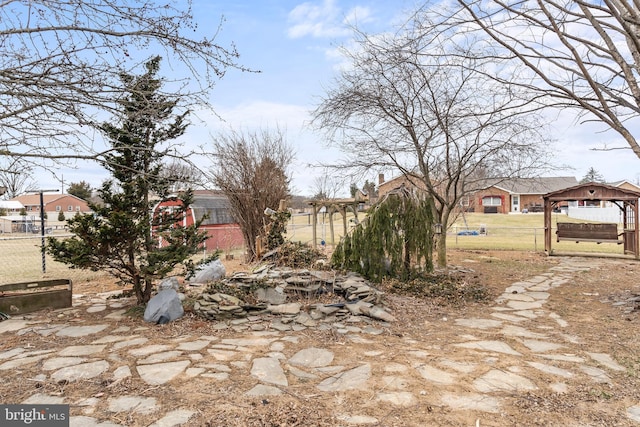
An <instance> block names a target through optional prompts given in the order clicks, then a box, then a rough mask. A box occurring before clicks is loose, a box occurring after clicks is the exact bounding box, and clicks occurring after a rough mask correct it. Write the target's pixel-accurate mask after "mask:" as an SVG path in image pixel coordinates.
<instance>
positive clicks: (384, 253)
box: [331, 189, 434, 282]
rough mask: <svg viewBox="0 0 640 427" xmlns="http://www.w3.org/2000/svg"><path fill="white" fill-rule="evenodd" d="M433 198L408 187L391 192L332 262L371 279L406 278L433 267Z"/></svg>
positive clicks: (346, 239)
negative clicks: (430, 200)
mask: <svg viewBox="0 0 640 427" xmlns="http://www.w3.org/2000/svg"><path fill="white" fill-rule="evenodd" d="M433 222H434V221H433V215H432V213H431V208H430V204H429V199H428V198H425V197H424V196H422V197H421V196H417V195H416V194H412V193H411V192H409V191H407V190H406V189H403V190H399V191H398V192H395V193H389V194H388V195H387V197H386V198H385V199H384V200H383V201H381V202H380V203H379V204H377V205H376V206H374V207H373V208H372V210H371V212H370V213H369V215H368V216H367V218H366V220H364V221H362V222H361V223H360V224H358V225H357V226H356V227H355V228H354V229H353V230H352V232H351V233H349V234H347V235H346V236H345V237H344V238H343V239H342V240H341V241H340V243H339V244H338V245H337V246H336V249H335V250H334V252H333V255H332V258H331V263H332V264H333V265H334V266H336V267H337V268H342V269H346V270H350V271H355V272H357V273H360V274H362V275H363V276H365V277H366V278H367V279H369V280H373V281H377V282H379V281H381V280H382V279H383V278H384V277H395V278H399V279H402V280H407V279H410V278H413V277H414V276H415V275H416V274H418V273H421V272H431V271H432V270H433V233H432V231H431V230H432V226H433Z"/></svg>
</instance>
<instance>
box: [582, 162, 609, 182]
mask: <svg viewBox="0 0 640 427" xmlns="http://www.w3.org/2000/svg"><path fill="white" fill-rule="evenodd" d="M588 182H599V183H604V176H603V175H602V174H601V173H600V172H598V171H597V170H596V169H595V168H594V167H593V166H591V167H590V168H589V170H588V171H587V173H586V174H585V176H584V177H583V178H582V179H581V180H580V184H586V183H588Z"/></svg>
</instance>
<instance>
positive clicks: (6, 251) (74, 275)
mask: <svg viewBox="0 0 640 427" xmlns="http://www.w3.org/2000/svg"><path fill="white" fill-rule="evenodd" d="M552 233H555V230H552ZM12 234H13V235H8V234H0V284H5V283H16V282H25V281H31V280H43V279H71V280H72V281H73V282H74V283H76V282H85V281H90V280H94V279H98V278H100V277H104V276H105V273H102V272H92V271H88V270H80V269H73V268H69V267H68V266H67V265H65V264H62V263H59V262H56V261H54V260H53V258H51V257H50V256H49V255H44V256H43V252H42V237H41V236H33V235H30V234H24V235H20V234H18V233H12ZM342 235H343V226H342V224H340V223H336V224H334V233H333V240H332V238H331V236H332V235H331V232H330V227H329V225H328V224H322V223H320V224H318V225H317V227H316V247H318V248H320V249H322V248H323V247H325V246H329V245H333V244H337V243H338V242H339V241H340V238H341V237H342ZM67 236H70V235H68V234H55V237H59V238H64V237H67ZM553 236H555V234H553ZM286 237H287V239H289V240H291V241H296V242H301V243H304V244H309V245H311V244H312V243H313V226H312V225H310V224H305V223H299V224H289V227H288V229H287V236H286ZM45 239H46V237H45ZM447 248H449V249H463V250H465V249H468V250H517V251H534V252H542V251H544V228H542V227H537V228H523V227H491V228H480V229H477V230H476V229H468V228H466V227H452V228H450V229H449V231H448V233H447ZM552 249H554V250H556V251H567V252H592V253H593V252H600V253H609V254H624V249H623V247H622V245H615V244H607V243H604V244H601V245H600V244H597V243H585V242H581V243H579V244H577V243H574V242H556V241H555V238H554V240H553V242H552ZM207 255H208V254H207V253H206V252H204V251H203V254H202V256H207Z"/></svg>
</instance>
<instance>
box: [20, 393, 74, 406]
mask: <svg viewBox="0 0 640 427" xmlns="http://www.w3.org/2000/svg"><path fill="white" fill-rule="evenodd" d="M22 403H23V404H26V405H60V404H63V403H64V397H62V396H50V395H48V394H42V393H36V394H34V395H31V396H29V397H28V398H27V399H26V400H23V401H22Z"/></svg>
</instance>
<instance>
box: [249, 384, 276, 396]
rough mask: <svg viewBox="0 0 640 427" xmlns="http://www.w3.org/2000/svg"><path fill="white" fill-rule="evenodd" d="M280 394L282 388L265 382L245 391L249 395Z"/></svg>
mask: <svg viewBox="0 0 640 427" xmlns="http://www.w3.org/2000/svg"><path fill="white" fill-rule="evenodd" d="M279 394H282V390H280V389H279V388H278V387H274V386H271V385H265V384H258V385H256V386H255V387H253V388H252V389H251V390H249V391H247V392H246V393H245V395H247V396H277V395H279Z"/></svg>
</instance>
